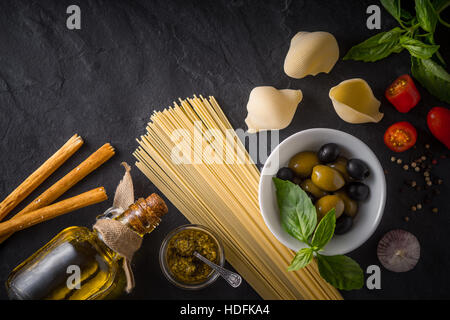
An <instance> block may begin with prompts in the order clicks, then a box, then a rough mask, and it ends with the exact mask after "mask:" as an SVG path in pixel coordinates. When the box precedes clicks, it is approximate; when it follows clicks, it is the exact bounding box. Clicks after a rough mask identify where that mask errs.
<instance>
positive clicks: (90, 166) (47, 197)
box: [0, 143, 114, 243]
mask: <svg viewBox="0 0 450 320" xmlns="http://www.w3.org/2000/svg"><path fill="white" fill-rule="evenodd" d="M113 155H114V148H113V147H112V146H111V145H110V144H109V143H106V144H104V145H103V146H102V147H100V148H99V149H98V150H97V151H95V152H94V153H93V154H92V155H90V156H89V157H88V158H87V159H86V160H84V161H83V162H82V163H80V164H79V165H78V166H77V167H76V168H74V169H73V170H72V171H70V172H69V173H68V174H66V175H65V176H64V177H63V178H61V179H60V180H58V181H57V182H56V183H55V184H54V185H52V186H51V187H50V188H48V189H47V190H46V191H44V192H43V193H42V194H41V195H39V196H38V197H37V198H36V199H34V200H33V201H32V202H31V203H30V204H29V205H28V206H26V207H25V208H24V209H22V211H20V212H19V213H17V214H16V215H15V216H14V217H13V218H12V219H15V218H17V217H20V216H22V215H24V214H27V213H28V212H31V211H34V210H37V209H39V208H42V207H45V206H47V205H49V204H51V203H52V202H53V201H55V200H56V199H58V198H59V197H60V196H61V195H63V194H64V193H65V192H66V191H67V190H69V189H70V188H72V187H73V186H74V185H75V184H77V183H78V182H79V181H80V180H82V179H83V178H84V177H86V176H87V175H88V174H89V173H91V172H92V171H94V170H95V169H97V168H98V167H100V166H101V165H102V164H103V163H105V162H106V161H108V160H109V159H110V158H111V157H112V156H113ZM11 235H12V233H10V234H7V235H4V236H0V243H2V242H3V241H5V240H6V239H8V238H9V237H10V236H11Z"/></svg>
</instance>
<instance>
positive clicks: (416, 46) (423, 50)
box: [400, 37, 439, 59]
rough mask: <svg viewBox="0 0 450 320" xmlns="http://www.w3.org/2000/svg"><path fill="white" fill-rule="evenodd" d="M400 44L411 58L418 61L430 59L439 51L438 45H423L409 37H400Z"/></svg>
mask: <svg viewBox="0 0 450 320" xmlns="http://www.w3.org/2000/svg"><path fill="white" fill-rule="evenodd" d="M400 44H401V45H402V47H404V48H406V50H408V51H409V53H410V54H411V55H412V56H414V57H416V58H420V59H429V58H431V57H432V56H433V54H434V53H435V52H436V51H438V49H439V46H438V45H432V44H425V43H423V42H422V41H420V40H417V39H412V38H409V37H402V38H401V39H400Z"/></svg>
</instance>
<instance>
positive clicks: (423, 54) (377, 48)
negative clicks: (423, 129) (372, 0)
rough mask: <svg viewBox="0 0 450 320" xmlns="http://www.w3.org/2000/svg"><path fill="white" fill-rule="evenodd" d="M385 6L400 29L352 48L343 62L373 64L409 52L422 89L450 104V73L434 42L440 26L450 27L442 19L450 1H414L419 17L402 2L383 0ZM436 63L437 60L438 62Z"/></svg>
mask: <svg viewBox="0 0 450 320" xmlns="http://www.w3.org/2000/svg"><path fill="white" fill-rule="evenodd" d="M380 2H381V4H382V5H383V7H384V8H385V9H386V10H387V11H388V12H389V13H390V14H391V15H392V16H393V17H394V18H395V20H397V22H398V23H399V24H400V27H396V28H393V29H392V30H390V31H386V32H380V33H378V34H376V35H374V36H372V37H370V38H368V39H366V40H365V41H363V42H361V43H360V44H357V45H355V46H354V47H352V48H351V49H350V50H349V51H348V52H347V54H346V55H345V56H344V60H359V61H364V62H374V61H378V60H381V59H384V58H386V57H388V56H389V55H391V54H392V53H399V52H401V51H402V50H403V49H406V50H407V51H408V52H409V54H410V55H411V59H412V64H411V72H412V75H413V77H414V78H416V79H417V80H418V81H419V82H420V83H421V84H422V86H424V87H425V88H426V89H427V90H428V91H429V92H430V93H431V94H432V95H434V96H436V97H437V98H438V99H440V100H442V101H445V102H447V103H450V97H449V95H450V94H449V92H450V87H449V82H448V78H449V77H450V75H449V73H448V72H447V71H446V70H445V69H444V67H445V66H446V63H445V61H444V59H443V58H442V56H441V54H440V53H439V51H438V50H439V45H437V44H436V43H435V42H434V32H435V30H436V26H437V24H438V22H439V23H441V24H442V25H444V26H446V27H450V24H449V23H447V22H445V21H444V20H443V19H442V18H441V13H442V11H443V10H444V9H446V8H447V7H449V6H450V0H415V11H416V16H412V15H411V14H410V13H409V12H408V11H406V10H404V9H403V8H401V5H400V0H380ZM435 60H436V61H435Z"/></svg>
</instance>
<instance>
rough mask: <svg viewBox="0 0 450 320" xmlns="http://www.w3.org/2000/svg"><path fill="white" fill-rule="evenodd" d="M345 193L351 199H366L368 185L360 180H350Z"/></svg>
mask: <svg viewBox="0 0 450 320" xmlns="http://www.w3.org/2000/svg"><path fill="white" fill-rule="evenodd" d="M347 194H348V196H349V197H350V198H352V199H353V200H366V199H367V197H368V196H369V187H368V186H366V185H365V184H364V183H362V182H351V183H349V184H348V185H347Z"/></svg>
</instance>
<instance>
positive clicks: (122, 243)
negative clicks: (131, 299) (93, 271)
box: [93, 162, 142, 293]
mask: <svg viewBox="0 0 450 320" xmlns="http://www.w3.org/2000/svg"><path fill="white" fill-rule="evenodd" d="M122 165H123V166H124V168H125V174H124V176H123V178H122V180H121V181H120V182H119V184H118V185H117V188H116V193H115V195H114V202H113V207H115V208H120V209H122V210H126V209H127V208H128V207H129V206H130V205H132V204H133V203H134V188H133V180H132V179H131V174H130V170H131V168H130V166H129V165H128V164H127V163H126V162H122ZM93 228H94V230H96V231H97V232H98V233H99V235H100V236H101V238H102V240H103V242H104V243H105V244H106V245H107V246H108V247H109V248H110V249H111V250H113V251H114V252H116V253H117V254H119V255H120V256H121V257H123V269H124V271H125V277H126V280H127V285H126V288H125V290H126V292H127V293H130V292H131V290H133V288H134V285H135V282H134V275H133V270H132V268H131V261H132V259H133V255H134V253H135V252H136V251H137V250H138V249H139V248H140V247H141V244H142V237H141V236H139V235H138V234H137V233H136V232H134V231H133V230H131V229H130V228H129V227H127V226H126V225H124V224H123V223H121V222H119V221H117V220H113V219H110V218H100V219H98V220H97V222H96V223H95V224H94V227H93Z"/></svg>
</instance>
